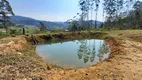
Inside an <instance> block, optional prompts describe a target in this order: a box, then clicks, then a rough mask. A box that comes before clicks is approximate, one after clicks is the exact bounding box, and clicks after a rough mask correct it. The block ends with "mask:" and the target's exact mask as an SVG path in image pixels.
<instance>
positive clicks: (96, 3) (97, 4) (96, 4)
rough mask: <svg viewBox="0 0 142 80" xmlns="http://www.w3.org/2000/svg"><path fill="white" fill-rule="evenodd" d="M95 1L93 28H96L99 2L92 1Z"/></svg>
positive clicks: (97, 0)
mask: <svg viewBox="0 0 142 80" xmlns="http://www.w3.org/2000/svg"><path fill="white" fill-rule="evenodd" d="M94 1H95V7H96V8H95V11H96V15H95V28H97V16H98V9H99V3H100V0H94Z"/></svg>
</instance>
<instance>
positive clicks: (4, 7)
mask: <svg viewBox="0 0 142 80" xmlns="http://www.w3.org/2000/svg"><path fill="white" fill-rule="evenodd" d="M9 15H14V13H13V11H12V8H11V6H10V4H9V2H8V1H7V0H1V1H0V16H1V19H0V22H1V23H2V25H3V27H4V28H5V29H6V32H7V28H8V23H10V17H9Z"/></svg>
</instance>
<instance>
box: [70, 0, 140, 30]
mask: <svg viewBox="0 0 142 80" xmlns="http://www.w3.org/2000/svg"><path fill="white" fill-rule="evenodd" d="M79 7H80V10H81V13H80V14H79V13H77V16H79V18H76V16H75V17H74V18H73V19H70V20H68V22H69V23H70V30H71V31H75V30H84V29H92V28H94V29H96V28H98V27H99V28H104V29H142V1H140V0H79ZM101 8H102V9H103V11H102V18H103V19H102V20H104V21H103V22H102V24H101V25H99V26H98V25H97V19H98V17H99V16H98V11H99V9H101ZM93 15H95V17H93ZM89 20H90V21H92V22H89V23H88V21H89ZM93 20H95V23H93Z"/></svg>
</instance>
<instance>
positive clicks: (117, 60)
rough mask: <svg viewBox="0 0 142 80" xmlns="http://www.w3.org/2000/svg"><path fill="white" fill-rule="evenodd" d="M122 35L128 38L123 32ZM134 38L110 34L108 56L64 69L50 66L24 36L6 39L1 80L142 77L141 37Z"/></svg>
mask: <svg viewBox="0 0 142 80" xmlns="http://www.w3.org/2000/svg"><path fill="white" fill-rule="evenodd" d="M119 36H124V37H126V36H125V34H123V33H122V34H119ZM128 37H129V36H128ZM130 38H131V37H130ZM135 40H136V39H134V38H132V39H123V37H121V39H118V38H116V37H108V38H107V39H106V41H107V42H108V44H109V45H110V48H111V54H110V56H109V58H108V59H106V60H104V61H102V62H99V63H97V64H96V65H93V66H90V67H86V68H80V69H62V68H58V67H49V66H48V65H47V64H46V63H45V62H44V61H43V60H42V59H41V58H40V57H38V56H36V55H35V54H33V53H34V49H32V48H31V46H29V44H28V45H27V46H25V44H27V42H26V39H25V38H22V37H15V38H11V37H10V38H3V39H0V80H142V43H141V37H140V38H137V40H136V41H138V42H136V41H135ZM23 45H24V46H23ZM24 48H26V49H24ZM27 49H28V50H27Z"/></svg>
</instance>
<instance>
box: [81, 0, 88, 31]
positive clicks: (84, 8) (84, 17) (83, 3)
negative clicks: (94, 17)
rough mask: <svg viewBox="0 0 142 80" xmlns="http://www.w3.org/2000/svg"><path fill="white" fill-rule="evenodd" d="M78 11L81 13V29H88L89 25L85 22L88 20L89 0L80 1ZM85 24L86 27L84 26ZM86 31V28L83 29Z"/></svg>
mask: <svg viewBox="0 0 142 80" xmlns="http://www.w3.org/2000/svg"><path fill="white" fill-rule="evenodd" d="M79 6H80V10H81V11H82V13H81V15H80V20H81V23H82V27H84V26H85V27H86V26H87V27H89V24H88V23H86V20H87V21H88V20H89V9H90V0H80V1H79ZM86 24H87V25H86ZM85 29H88V28H85Z"/></svg>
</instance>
